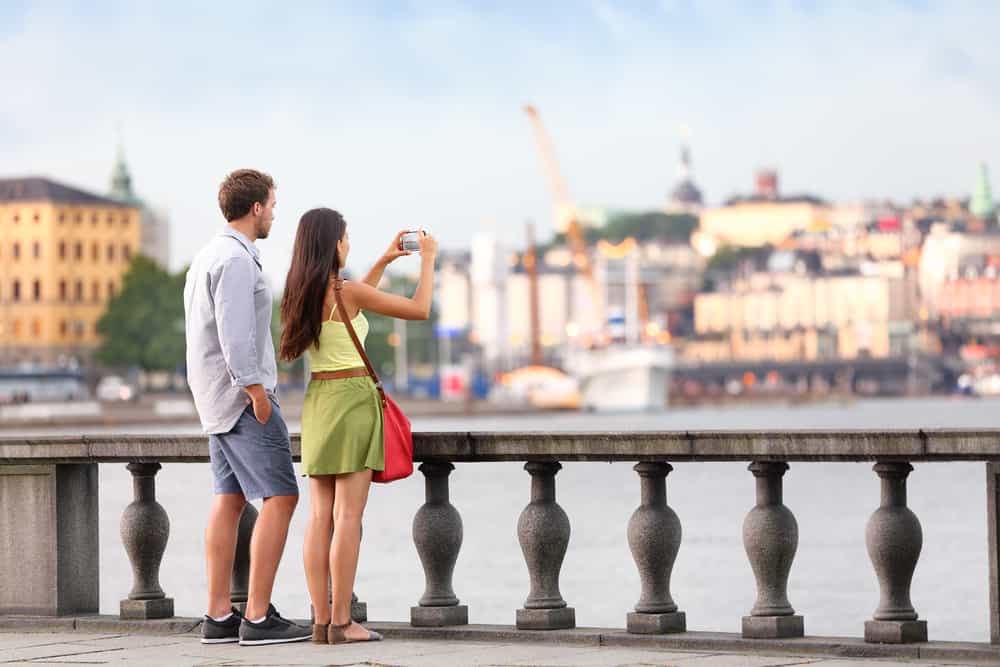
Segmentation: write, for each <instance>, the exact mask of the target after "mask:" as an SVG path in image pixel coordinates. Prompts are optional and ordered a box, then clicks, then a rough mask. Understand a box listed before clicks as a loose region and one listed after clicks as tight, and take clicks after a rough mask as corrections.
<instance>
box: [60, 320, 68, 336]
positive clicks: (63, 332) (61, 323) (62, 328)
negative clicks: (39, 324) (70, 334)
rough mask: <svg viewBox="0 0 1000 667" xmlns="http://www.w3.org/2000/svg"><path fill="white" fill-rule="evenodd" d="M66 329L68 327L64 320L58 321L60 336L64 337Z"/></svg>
mask: <svg viewBox="0 0 1000 667" xmlns="http://www.w3.org/2000/svg"><path fill="white" fill-rule="evenodd" d="M68 330H69V327H68V326H67V325H66V320H60V321H59V336H60V337H62V338H65V337H66V332H67V331H68Z"/></svg>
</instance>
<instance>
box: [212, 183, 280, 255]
mask: <svg viewBox="0 0 1000 667" xmlns="http://www.w3.org/2000/svg"><path fill="white" fill-rule="evenodd" d="M274 204H275V197H274V180H273V179H272V178H271V177H270V176H268V175H267V174H265V173H263V172H260V171H255V170H253V169H238V170H236V171H234V172H233V173H231V174H229V175H228V176H226V179H225V180H224V181H222V185H220V186H219V208H220V209H222V215H224V216H226V220H227V221H228V222H237V221H239V222H243V221H246V222H247V223H252V229H253V232H254V236H255V237H256V238H258V239H266V238H267V235H268V232H270V231H271V223H272V222H273V221H274Z"/></svg>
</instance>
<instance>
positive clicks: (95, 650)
mask: <svg viewBox="0 0 1000 667" xmlns="http://www.w3.org/2000/svg"><path fill="white" fill-rule="evenodd" d="M942 662H943V661H937V663H936V664H941V663H942ZM917 664H922V665H928V664H935V662H929V661H898V660H897V661H891V660H882V659H869V660H859V659H852V658H848V659H837V658H821V657H817V656H811V657H801V656H795V655H774V656H768V655H759V654H753V655H750V654H739V653H733V652H714V651H712V652H709V651H683V650H669V649H657V648H653V647H634V646H632V647H630V646H596V645H586V644H580V643H571V644H566V643H561V642H558V641H551V642H537V643H524V642H509V641H502V640H501V641H494V642H483V641H470V640H441V639H424V640H421V639H391V638H390V639H388V640H386V641H383V642H375V643H358V644H345V645H336V646H327V645H316V644H312V643H310V642H301V643H297V644H283V645H274V646H254V647H241V646H238V645H236V644H224V645H204V644H201V643H200V642H199V641H198V636H197V635H196V634H174V635H162V634H161V635H139V634H107V633H86V632H57V633H53V634H48V633H32V632H0V666H3V667H6V665H35V666H38V665H52V666H54V665H64V666H65V665H142V666H143V667H160V666H163V667H167V666H169V667H211V666H216V665H218V666H225V667H241V666H246V667H271V666H274V667H277V666H279V665H289V666H294V667H314V666H315V667H328V666H337V667H341V666H342V667H349V666H354V665H378V666H385V667H390V666H391V667H396V666H398V667H424V666H433V667H438V666H447V665H463V666H464V665H470V666H482V667H515V666H516V667H532V666H533V667H543V666H544V667H609V666H614V667H626V666H628V667H650V666H653V665H677V666H678V667H783V666H786V665H788V666H791V665H815V666H817V667H858V666H859V665H869V666H872V667H894V666H895V667H901V666H903V665H909V666H912V665H917ZM949 664H963V663H961V662H950V661H949ZM964 664H974V663H964ZM980 664H982V663H980Z"/></svg>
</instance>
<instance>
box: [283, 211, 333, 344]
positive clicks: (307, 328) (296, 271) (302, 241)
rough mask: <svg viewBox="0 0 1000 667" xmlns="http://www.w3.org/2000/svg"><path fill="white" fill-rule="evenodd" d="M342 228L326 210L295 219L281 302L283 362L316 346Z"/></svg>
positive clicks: (308, 213) (308, 212) (307, 213)
mask: <svg viewBox="0 0 1000 667" xmlns="http://www.w3.org/2000/svg"><path fill="white" fill-rule="evenodd" d="M345 229H347V223H346V222H344V218H343V216H341V215H340V213H337V212H336V211H334V210H333V209H329V208H314V209H312V210H310V211H306V212H305V214H304V215H303V216H302V219H301V220H299V228H298V231H296V232H295V247H294V248H293V249H292V265H291V266H290V267H289V268H288V276H287V277H286V278H285V295H284V297H283V298H282V300H281V326H282V330H281V342H280V344H279V345H278V356H279V357H281V359H282V360H284V361H292V360H294V359H297V358H299V356H301V355H302V353H303V352H305V351H306V350H307V349H308V348H309V347H310V346H313V345H319V332H320V331H321V330H322V328H323V301H324V300H325V298H326V290H327V288H328V287H329V284H330V277H331V276H338V275H339V274H340V256H339V255H338V254H337V242H338V241H340V240H341V239H342V238H344V230H345Z"/></svg>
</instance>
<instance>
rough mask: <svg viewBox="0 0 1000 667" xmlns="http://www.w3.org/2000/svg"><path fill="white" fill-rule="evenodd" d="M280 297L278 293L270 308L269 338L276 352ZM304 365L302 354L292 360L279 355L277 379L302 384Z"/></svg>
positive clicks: (279, 338)
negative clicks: (283, 359)
mask: <svg viewBox="0 0 1000 667" xmlns="http://www.w3.org/2000/svg"><path fill="white" fill-rule="evenodd" d="M281 299H282V296H281V295H279V296H278V297H277V298H276V299H275V300H274V306H273V307H272V308H271V340H273V341H274V349H275V352H277V350H278V345H280V341H281V331H282V329H283V327H282V326H281ZM305 366H306V360H305V356H304V355H303V356H301V357H299V358H298V359H296V360H295V361H292V362H288V361H282V360H281V358H280V357H279V358H278V381H279V382H282V383H284V382H287V383H289V384H294V385H303V386H304V385H305V383H306V382H307V381H308V379H307V378H306V377H305Z"/></svg>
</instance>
